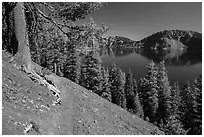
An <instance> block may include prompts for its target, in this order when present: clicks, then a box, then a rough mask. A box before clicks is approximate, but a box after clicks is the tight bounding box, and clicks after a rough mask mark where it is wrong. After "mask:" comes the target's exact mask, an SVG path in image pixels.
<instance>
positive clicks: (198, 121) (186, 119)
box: [181, 80, 202, 135]
mask: <svg viewBox="0 0 204 137" xmlns="http://www.w3.org/2000/svg"><path fill="white" fill-rule="evenodd" d="M196 81H197V80H195V81H194V82H193V83H192V85H191V83H190V82H187V84H186V85H185V86H184V89H183V91H182V109H181V112H182V117H181V118H182V119H181V121H182V123H183V124H184V128H185V129H186V130H187V131H188V134H191V135H195V134H202V103H201V102H202V90H200V84H198V83H197V82H196ZM197 84H198V85H199V86H198V88H196V85H197Z"/></svg>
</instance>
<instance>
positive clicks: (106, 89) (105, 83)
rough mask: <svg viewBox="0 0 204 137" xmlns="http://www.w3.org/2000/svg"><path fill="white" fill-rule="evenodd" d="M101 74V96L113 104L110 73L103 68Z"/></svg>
mask: <svg viewBox="0 0 204 137" xmlns="http://www.w3.org/2000/svg"><path fill="white" fill-rule="evenodd" d="M101 73H102V90H101V93H100V96H102V97H103V98H105V99H107V100H108V101H110V102H111V101H112V97H111V92H110V83H109V72H108V70H105V68H104V67H102V69H101Z"/></svg>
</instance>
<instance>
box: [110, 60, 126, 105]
mask: <svg viewBox="0 0 204 137" xmlns="http://www.w3.org/2000/svg"><path fill="white" fill-rule="evenodd" d="M109 83H110V84H111V87H110V90H111V96H112V103H114V104H116V105H118V106H121V107H122V108H125V109H126V98H125V91H124V85H125V74H124V73H123V72H122V71H121V70H120V69H119V68H116V65H115V64H112V65H111V66H110V67H109Z"/></svg>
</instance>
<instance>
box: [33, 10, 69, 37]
mask: <svg viewBox="0 0 204 137" xmlns="http://www.w3.org/2000/svg"><path fill="white" fill-rule="evenodd" d="M36 10H37V11H38V13H39V14H40V15H41V16H42V17H44V18H45V19H47V20H48V21H50V22H52V23H53V24H54V25H55V26H56V27H57V28H58V29H59V30H60V31H61V32H62V33H64V34H65V35H66V36H67V37H68V38H71V37H70V36H69V35H68V34H67V33H66V32H65V31H64V30H63V29H62V28H61V27H60V24H58V23H57V22H55V21H54V20H53V19H52V18H50V17H48V16H47V15H45V14H44V13H43V12H42V11H41V10H39V9H38V8H36Z"/></svg>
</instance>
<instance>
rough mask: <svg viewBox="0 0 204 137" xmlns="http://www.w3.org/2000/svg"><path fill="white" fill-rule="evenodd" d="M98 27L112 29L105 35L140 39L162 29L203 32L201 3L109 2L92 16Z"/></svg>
mask: <svg viewBox="0 0 204 137" xmlns="http://www.w3.org/2000/svg"><path fill="white" fill-rule="evenodd" d="M90 17H92V18H93V20H94V21H95V23H96V24H97V25H101V24H102V23H103V24H105V25H106V26H111V29H110V30H109V31H108V32H107V33H106V34H105V35H104V36H124V37H127V38H130V39H133V40H141V39H143V38H145V37H147V36H149V35H151V34H153V33H156V32H159V31H163V30H172V29H179V30H192V31H197V32H202V3H201V2H194V3H193V2H185V3H184V2H172V3H171V2H163V3H162V2H160V3H159V2H151V3H150V2H110V3H108V5H106V6H104V7H102V8H101V9H99V10H97V11H95V12H93V13H91V14H90V15H89V16H88V17H87V18H88V19H86V20H83V21H82V22H88V21H89V18H90Z"/></svg>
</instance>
